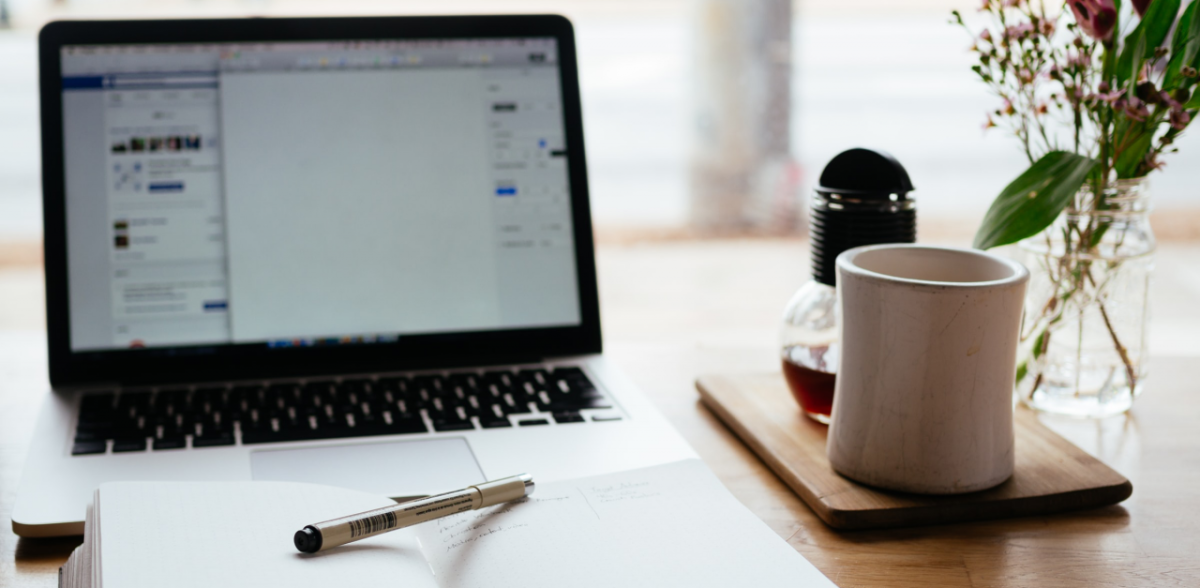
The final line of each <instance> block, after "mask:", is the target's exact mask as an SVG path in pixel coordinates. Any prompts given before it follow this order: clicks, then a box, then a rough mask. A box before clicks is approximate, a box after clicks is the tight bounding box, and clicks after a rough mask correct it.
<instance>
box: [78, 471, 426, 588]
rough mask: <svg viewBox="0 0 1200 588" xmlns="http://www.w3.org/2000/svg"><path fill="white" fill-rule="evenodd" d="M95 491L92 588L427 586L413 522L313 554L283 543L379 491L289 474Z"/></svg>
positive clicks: (372, 501) (363, 505)
mask: <svg viewBox="0 0 1200 588" xmlns="http://www.w3.org/2000/svg"><path fill="white" fill-rule="evenodd" d="M99 495H100V501H99V502H100V503H99V506H98V508H97V512H96V516H95V521H94V522H95V523H96V524H97V526H98V527H99V528H100V530H101V531H102V534H103V539H102V542H101V543H100V545H99V547H100V554H99V558H98V561H97V562H96V563H97V564H99V563H100V562H103V563H102V566H98V567H99V568H101V569H100V572H101V573H100V576H101V583H100V584H99V585H97V586H96V588H102V587H104V586H107V587H109V588H160V587H162V586H171V587H173V588H191V587H195V588H201V587H203V588H212V587H214V586H220V587H222V588H234V587H241V586H246V587H256V588H257V587H262V586H283V587H300V586H322V587H335V586H336V587H341V586H352V587H354V588H366V587H375V586H404V587H405V588H434V587H435V586H436V584H435V583H434V579H433V576H432V575H431V574H430V571H429V566H428V564H426V563H425V560H424V558H423V557H422V556H421V553H420V550H419V548H418V546H417V543H416V541H415V539H414V537H413V529H405V530H401V531H396V532H393V533H388V534H385V535H381V536H379V537H375V538H373V539H371V540H370V541H362V542H359V543H355V544H353V545H347V546H344V547H339V548H337V549H331V550H329V551H327V552H322V553H318V554H313V555H304V554H301V553H299V552H298V551H296V548H295V547H294V546H293V544H292V535H293V534H294V533H295V532H296V530H297V529H300V528H302V527H303V526H304V525H308V524H312V523H314V522H318V521H324V520H328V519H332V518H336V517H340V516H344V515H347V514H350V513H356V512H362V511H366V510H370V509H374V508H379V507H382V506H387V505H388V504H391V503H392V501H391V500H389V499H387V498H384V497H381V496H376V495H373V494H366V493H362V492H357V491H353V490H346V489H342V488H332V487H326V486H317V485H311V484H296V483H289V482H119V483H112V484H105V485H104V486H102V487H101V489H100V492H99ZM101 521H103V522H102V524H101ZM97 539H98V537H97Z"/></svg>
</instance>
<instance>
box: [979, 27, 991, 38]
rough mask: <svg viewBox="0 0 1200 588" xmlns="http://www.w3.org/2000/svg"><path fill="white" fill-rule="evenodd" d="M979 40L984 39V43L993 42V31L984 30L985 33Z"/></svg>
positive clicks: (980, 35)
mask: <svg viewBox="0 0 1200 588" xmlns="http://www.w3.org/2000/svg"><path fill="white" fill-rule="evenodd" d="M979 38H980V39H983V40H984V41H991V40H992V31H989V30H988V29H983V32H982V33H979Z"/></svg>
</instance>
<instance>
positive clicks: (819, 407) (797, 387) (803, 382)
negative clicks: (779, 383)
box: [783, 345, 837, 424]
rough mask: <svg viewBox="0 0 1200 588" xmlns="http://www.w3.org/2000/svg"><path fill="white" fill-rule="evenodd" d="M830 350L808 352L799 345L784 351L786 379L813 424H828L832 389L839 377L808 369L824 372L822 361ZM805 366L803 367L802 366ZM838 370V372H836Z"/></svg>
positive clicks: (809, 349)
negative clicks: (812, 365) (814, 366)
mask: <svg viewBox="0 0 1200 588" xmlns="http://www.w3.org/2000/svg"><path fill="white" fill-rule="evenodd" d="M827 351H828V348H809V347H804V346H800V345H796V346H793V347H788V348H787V349H784V351H783V377H784V379H785V380H787V383H788V388H790V389H791V391H792V396H795V397H796V402H799V403H800V408H802V409H803V410H804V412H805V414H807V415H808V416H809V417H810V418H812V419H813V420H815V421H817V422H820V423H825V424H829V413H830V412H831V410H832V409H833V387H834V383H835V382H836V380H837V374H835V373H832V372H827V371H823V370H820V369H813V368H812V367H810V366H809V365H803V363H807V364H812V363H816V365H817V367H821V368H825V367H826V366H825V362H824V361H823V357H824V356H825V355H826V352H827ZM814 360H815V361H814ZM801 362H803V363H801ZM833 369H836V368H833Z"/></svg>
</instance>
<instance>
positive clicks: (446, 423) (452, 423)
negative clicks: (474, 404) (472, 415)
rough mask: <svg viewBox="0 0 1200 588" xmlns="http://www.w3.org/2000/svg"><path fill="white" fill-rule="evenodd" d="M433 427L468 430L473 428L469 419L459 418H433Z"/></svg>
mask: <svg viewBox="0 0 1200 588" xmlns="http://www.w3.org/2000/svg"><path fill="white" fill-rule="evenodd" d="M433 428H434V430H435V431H469V430H472V429H474V428H475V425H474V424H473V423H471V421H459V420H449V419H445V420H434V421H433Z"/></svg>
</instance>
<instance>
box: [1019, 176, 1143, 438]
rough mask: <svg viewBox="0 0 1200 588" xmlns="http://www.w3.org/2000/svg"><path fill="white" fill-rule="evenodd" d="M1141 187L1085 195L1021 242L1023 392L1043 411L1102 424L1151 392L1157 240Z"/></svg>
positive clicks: (1124, 183)
mask: <svg viewBox="0 0 1200 588" xmlns="http://www.w3.org/2000/svg"><path fill="white" fill-rule="evenodd" d="M1149 212H1150V194H1149V186H1148V184H1147V182H1146V180H1145V179H1144V178H1142V179H1137V180H1120V181H1117V182H1114V183H1112V184H1111V185H1109V186H1107V187H1106V188H1105V189H1103V190H1102V191H1101V192H1100V194H1099V195H1097V194H1096V192H1095V190H1094V189H1093V188H1092V187H1090V186H1087V187H1084V188H1083V189H1081V190H1080V191H1079V192H1078V193H1077V194H1076V195H1075V198H1074V200H1073V201H1072V202H1071V203H1070V204H1069V205H1068V206H1067V208H1066V210H1065V211H1064V212H1063V213H1062V214H1061V215H1060V216H1059V217H1058V219H1057V220H1055V222H1054V223H1053V224H1051V225H1050V226H1049V227H1048V228H1047V229H1046V230H1044V231H1042V232H1041V233H1040V234H1038V235H1037V236H1034V237H1030V238H1028V239H1025V240H1024V241H1021V243H1020V250H1021V252H1022V256H1023V261H1024V263H1025V265H1026V267H1028V268H1029V272H1030V280H1029V288H1028V291H1027V292H1028V293H1027V294H1026V299H1025V318H1024V319H1023V321H1022V325H1021V345H1022V349H1021V354H1020V357H1021V359H1020V360H1019V361H1020V363H1019V364H1018V366H1017V381H1016V390H1017V394H1018V396H1019V397H1020V398H1021V400H1022V401H1023V402H1024V403H1025V404H1026V405H1028V406H1029V407H1031V408H1034V409H1036V410H1040V411H1045V412H1051V413H1056V414H1065V415H1071V416H1078V417H1091V418H1099V417H1105V416H1109V415H1115V414H1120V413H1123V412H1125V411H1127V410H1129V408H1130V407H1131V406H1132V405H1133V401H1134V399H1135V398H1137V396H1138V395H1139V394H1141V393H1142V390H1143V389H1144V386H1145V382H1146V376H1147V374H1148V371H1147V369H1146V330H1147V323H1148V319H1149V289H1150V275H1151V272H1152V271H1153V268H1154V249H1155V242H1154V233H1153V231H1152V230H1151V229H1150V220H1149Z"/></svg>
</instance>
